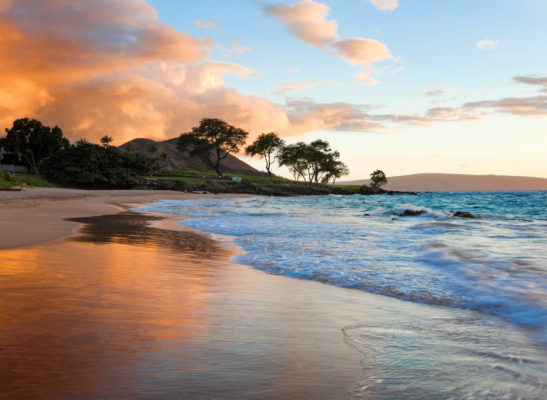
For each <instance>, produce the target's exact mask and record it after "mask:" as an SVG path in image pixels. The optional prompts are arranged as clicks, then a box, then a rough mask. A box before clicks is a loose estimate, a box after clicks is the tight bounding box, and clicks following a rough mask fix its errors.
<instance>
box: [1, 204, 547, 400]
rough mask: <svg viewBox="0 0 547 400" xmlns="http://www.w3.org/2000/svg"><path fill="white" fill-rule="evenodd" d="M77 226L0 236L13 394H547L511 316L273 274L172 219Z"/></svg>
mask: <svg viewBox="0 0 547 400" xmlns="http://www.w3.org/2000/svg"><path fill="white" fill-rule="evenodd" d="M159 196H160V197H161V196H162V195H159ZM116 199H120V198H119V197H117V198H116ZM109 200H111V199H109ZM126 200H127V199H125V200H124V201H126ZM129 200H131V199H129ZM139 200H142V201H145V199H144V198H143V197H141V198H139ZM146 200H149V199H148V198H147V199H146ZM150 200H151V199H150ZM64 201H66V200H63V202H64ZM74 201H75V202H78V201H80V200H76V199H75V200H74ZM64 204H67V203H64ZM97 204H102V205H101V207H103V206H104V204H105V203H104V199H103V200H101V201H100V202H99V203H97ZM107 206H108V204H107ZM59 208H60V209H61V208H62V207H59ZM107 208H108V212H112V208H111V207H109V206H108V207H107ZM36 210H41V209H40V208H36V209H35V211H36ZM69 211H72V209H71V210H69ZM89 212H91V210H89ZM82 213H83V211H82ZM65 224H68V225H70V226H71V227H74V226H79V227H80V228H79V229H78V232H77V234H76V235H74V236H70V237H67V238H65V239H62V240H57V241H54V242H49V243H46V244H40V245H34V246H28V247H25V248H16V249H6V250H0V398H1V399H52V398H53V399H72V398H81V399H97V398H101V399H151V398H166V399H181V398H184V399H186V398H188V399H345V398H355V399H363V398H364V399H377V398H387V399H391V398H408V399H413V398H416V399H418V398H420V399H422V398H426V399H427V398H430V399H438V398H450V397H453V398H463V397H464V396H466V395H467V396H474V397H475V398H502V397H503V396H504V395H509V396H508V397H507V398H517V397H518V396H520V397H521V398H538V399H539V398H544V395H545V390H544V382H545V376H546V375H545V368H544V365H545V363H544V360H545V354H546V353H545V350H544V349H542V348H538V347H537V346H536V345H535V344H533V343H530V342H529V341H528V340H527V338H526V333H525V332H523V331H522V330H520V329H518V328H516V327H511V326H509V325H508V324H507V323H505V322H504V321H502V320H501V319H499V318H494V317H491V316H488V315H485V314H481V313H476V312H473V311H469V310H457V309H449V308H443V307H433V306H427V305H422V304H415V303H411V302H405V301H400V300H396V299H392V298H388V297H385V296H380V295H374V294H369V293H365V292H362V291H358V290H352V289H343V288H339V287H335V286H329V285H324V284H321V283H319V282H312V281H303V280H297V279H292V278H288V277H282V276H274V275H268V274H266V273H264V272H261V271H258V270H254V269H252V268H250V267H247V266H243V265H238V264H234V263H231V262H230V261H228V260H229V257H230V256H231V255H233V254H235V252H236V251H238V249H236V248H235V247H233V246H231V245H230V244H229V243H225V242H219V241H215V240H212V239H211V238H210V237H209V236H207V235H203V234H200V233H198V232H194V231H190V230H180V229H178V228H177V229H169V228H174V227H175V226H174V225H173V223H172V221H169V220H163V219H161V217H156V216H147V215H142V214H137V213H132V212H121V213H116V214H110V215H104V216H99V217H85V216H79V217H77V218H72V219H71V220H70V221H67V222H65ZM71 229H72V228H71Z"/></svg>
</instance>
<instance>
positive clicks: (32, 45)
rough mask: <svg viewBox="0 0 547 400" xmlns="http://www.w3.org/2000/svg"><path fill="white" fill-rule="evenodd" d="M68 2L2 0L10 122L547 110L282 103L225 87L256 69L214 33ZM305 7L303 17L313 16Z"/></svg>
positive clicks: (538, 109)
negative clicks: (198, 33) (220, 50)
mask: <svg viewBox="0 0 547 400" xmlns="http://www.w3.org/2000/svg"><path fill="white" fill-rule="evenodd" d="M307 3H314V2H311V1H308V2H307ZM67 4H68V3H66V2H64V1H59V0H50V1H40V2H34V1H29V0H11V1H9V2H8V1H6V0H0V37H1V38H2V40H0V127H2V128H4V127H10V126H11V124H12V122H13V120H14V119H16V118H20V117H27V116H28V117H31V118H38V119H40V120H42V121H43V122H44V123H46V124H48V125H55V124H58V125H59V126H61V128H62V129H63V131H64V132H65V133H66V134H67V136H69V138H70V139H72V140H75V139H79V138H81V137H85V138H87V139H89V140H92V141H97V140H98V139H99V138H100V137H102V136H104V135H106V134H107V135H109V136H113V137H114V139H115V143H116V144H121V143H123V142H124V141H126V140H129V139H132V138H134V137H149V138H155V139H166V138H171V137H174V136H175V135H178V134H180V133H182V132H185V131H188V130H189V129H191V127H192V126H195V125H196V124H197V123H198V122H199V120H200V119H201V118H204V117H215V118H221V119H224V120H226V121H227V122H229V123H231V124H234V125H237V126H240V127H242V128H243V129H246V130H248V131H250V132H251V133H253V134H257V133H260V132H265V131H276V132H278V133H279V134H281V135H282V136H291V135H293V136H294V135H301V134H304V133H307V132H310V131H314V130H336V131H354V132H374V133H378V132H389V131H390V130H393V128H394V127H404V126H412V125H431V124H434V123H441V122H461V121H472V120H476V119H480V118H484V115H488V114H493V113H503V114H513V115H519V116H522V117H526V118H541V117H546V116H547V96H545V95H542V94H541V93H543V92H541V93H539V94H538V95H535V96H530V97H525V98H512V97H508V98H504V99H493V100H484V101H479V102H472V103H466V104H463V105H461V106H459V107H453V108H451V107H437V108H432V109H430V110H427V111H425V112H424V113H423V114H419V115H418V114H416V115H408V114H376V113H372V112H371V111H370V110H371V109H372V107H368V106H364V105H358V104H357V105H356V104H349V103H344V102H332V103H319V102H316V101H314V100H312V99H307V98H287V99H286V100H285V104H277V103H274V102H272V101H270V100H268V99H265V98H262V97H257V96H250V95H245V94H243V93H240V92H238V91H237V90H235V89H232V88H229V87H226V86H225V82H224V76H225V75H226V74H233V75H235V76H238V77H240V78H242V79H247V78H249V77H252V76H256V72H254V71H252V70H250V69H248V68H246V67H244V66H241V65H238V64H232V63H225V62H216V61H212V60H208V59H207V57H208V55H209V53H210V51H211V49H212V48H213V46H214V45H215V44H214V43H212V42H211V41H210V40H203V39H198V38H195V37H192V36H190V35H187V34H185V33H182V32H179V31H177V30H175V29H173V28H172V27H170V26H169V25H166V24H163V23H162V22H160V21H159V20H158V16H157V14H156V11H155V10H154V9H153V8H152V7H151V6H150V5H148V4H147V3H146V1H144V0H120V1H116V2H113V1H110V0H94V1H93V2H90V1H87V0H71V2H70V6H67ZM308 6H309V4H308ZM312 7H316V6H313V5H312ZM314 10H315V11H314V12H315V14H313V12H312V15H315V18H316V19H317V18H319V19H325V18H328V14H327V11H328V9H326V8H325V6H324V7H318V8H315V9H314ZM307 12H309V11H306V12H304V13H303V14H302V15H300V14H298V13H297V15H299V16H297V17H293V19H294V20H297V21H300V20H305V21H307V19H306V18H307V17H306V16H309V14H307ZM327 22H329V21H328V20H327ZM331 22H332V21H331ZM312 36H313V35H311V36H310V35H308V36H306V37H307V38H308V39H307V40H312V39H309V38H310V37H312ZM327 36H328V35H327ZM316 39H317V38H316ZM314 43H320V40H319V41H314ZM329 46H330V49H331V51H335V52H338V53H339V54H338V55H340V56H342V57H344V58H346V59H347V60H348V61H349V62H352V63H356V64H359V65H362V66H363V68H366V67H368V66H370V65H371V64H372V63H374V62H375V60H379V59H382V57H387V56H388V54H389V51H388V49H387V48H386V47H385V46H384V45H383V44H382V43H380V42H376V41H373V40H372V39H363V38H353V39H347V40H340V39H338V38H336V39H335V40H334V42H331V44H329ZM363 77H364V78H366V75H363ZM514 81H515V82H519V83H523V84H528V85H535V86H534V87H537V88H538V89H539V90H540V91H543V90H545V87H546V81H547V79H546V78H544V77H537V76H518V77H515V78H514ZM317 84H323V83H322V82H319V83H318V82H304V83H291V84H285V85H280V86H278V87H277V88H276V89H277V90H278V91H279V92H283V93H284V94H287V93H291V92H292V93H294V92H295V91H298V90H305V89H306V88H310V87H313V86H314V85H317ZM329 84H330V83H329ZM332 84H334V83H332Z"/></svg>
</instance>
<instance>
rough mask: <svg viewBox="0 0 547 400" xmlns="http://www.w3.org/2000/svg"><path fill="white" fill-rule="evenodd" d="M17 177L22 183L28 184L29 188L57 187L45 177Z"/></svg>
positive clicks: (23, 175) (18, 175)
mask: <svg viewBox="0 0 547 400" xmlns="http://www.w3.org/2000/svg"><path fill="white" fill-rule="evenodd" d="M16 177H17V178H18V179H19V180H20V181H21V182H22V183H26V184H27V185H28V186H32V187H54V186H56V185H54V184H53V183H52V182H51V181H49V180H48V179H47V178H46V177H45V176H43V175H32V174H16Z"/></svg>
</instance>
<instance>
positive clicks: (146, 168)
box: [41, 139, 161, 187]
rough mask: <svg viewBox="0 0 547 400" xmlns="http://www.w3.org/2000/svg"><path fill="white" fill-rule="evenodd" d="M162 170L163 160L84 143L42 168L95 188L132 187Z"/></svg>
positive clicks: (60, 178) (64, 179) (59, 178)
mask: <svg viewBox="0 0 547 400" xmlns="http://www.w3.org/2000/svg"><path fill="white" fill-rule="evenodd" d="M159 168H161V160H160V159H159V158H150V157H147V156H145V155H144V154H141V153H133V152H129V153H128V152H123V151H121V150H119V149H118V148H116V147H113V146H108V145H106V146H105V145H103V146H100V145H97V144H93V143H89V142H88V141H87V140H85V139H82V140H79V141H78V142H76V143H75V144H74V145H72V146H68V147H66V148H64V149H62V150H60V151H58V152H57V153H55V154H53V155H52V156H50V157H49V158H47V159H46V160H45V161H44V162H43V163H42V166H41V170H42V172H43V173H44V174H45V175H47V176H48V177H50V178H52V179H54V180H56V181H58V182H61V183H69V184H76V185H82V186H91V187H130V186H133V185H135V184H139V183H142V182H143V180H144V177H145V176H147V175H153V174H154V173H155V172H156V171H157V170H159Z"/></svg>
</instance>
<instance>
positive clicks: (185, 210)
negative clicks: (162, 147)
mask: <svg viewBox="0 0 547 400" xmlns="http://www.w3.org/2000/svg"><path fill="white" fill-rule="evenodd" d="M140 210H141V211H142V210H143V209H140ZM144 210H147V211H153V212H159V213H167V214H176V215H186V216H189V217H190V219H187V220H185V221H183V222H181V224H183V225H185V226H187V227H190V228H194V229H197V230H199V231H204V232H209V233H213V234H219V235H225V236H232V237H234V238H235V242H236V243H237V244H238V245H239V246H240V247H242V248H243V249H244V250H245V251H246V252H245V253H244V254H242V255H239V256H236V257H235V260H234V261H237V262H238V263H241V264H247V265H250V266H252V267H254V268H257V269H260V270H263V271H265V272H268V273H271V274H281V275H287V276H291V277H294V278H300V279H311V280H316V281H320V282H323V283H325V284H331V285H337V286H343V287H350V288H355V289H358V290H365V291H368V292H373V293H379V294H382V295H386V296H392V297H396V298H399V299H403V300H406V301H413V302H420V303H428V304H436V305H442V306H445V307H460V308H468V309H472V310H478V311H483V312H486V313H490V314H494V315H499V316H501V317H504V318H506V319H508V320H510V321H511V322H514V323H516V324H522V325H524V326H526V327H529V328H530V329H531V330H532V331H535V332H536V333H537V339H538V340H543V341H545V342H546V343H547V192H450V193H446V192H443V193H423V194H419V195H417V196H413V195H403V196H401V195H397V196H361V195H354V196H302V197H290V198H281V197H260V198H240V199H202V200H197V201H163V202H160V203H157V204H155V205H153V206H152V207H148V208H147V209H144ZM404 210H422V211H423V212H424V213H423V214H421V215H419V216H401V214H403V213H404ZM456 211H468V212H471V213H472V214H473V215H474V216H476V218H460V217H453V216H451V215H452V214H453V213H454V212H456ZM365 214H369V215H367V216H365Z"/></svg>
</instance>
